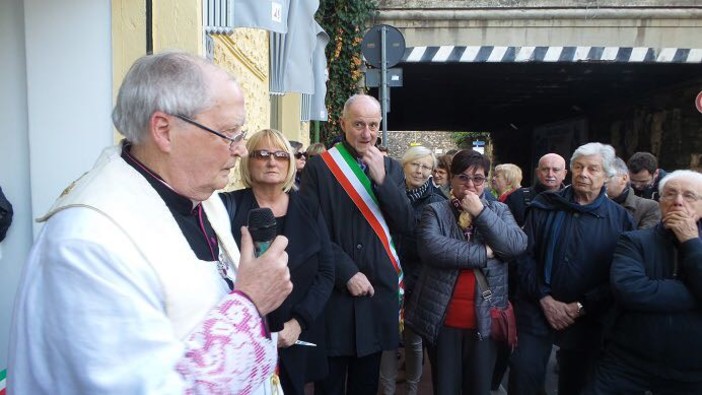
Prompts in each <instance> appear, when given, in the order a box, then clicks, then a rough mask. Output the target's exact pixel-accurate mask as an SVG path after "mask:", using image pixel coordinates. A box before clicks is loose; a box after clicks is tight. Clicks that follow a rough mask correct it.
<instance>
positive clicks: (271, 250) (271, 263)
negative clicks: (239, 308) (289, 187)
mask: <svg viewBox="0 0 702 395" xmlns="http://www.w3.org/2000/svg"><path fill="white" fill-rule="evenodd" d="M254 212H255V213H254ZM271 219H272V221H273V222H272V226H271V222H270V220H271ZM271 229H272V231H271ZM249 230H250V231H251V233H249ZM275 234H276V226H275V217H274V216H273V212H272V211H271V210H270V209H254V210H251V211H250V212H249V229H247V228H246V227H242V228H241V261H240V262H239V269H238V272H237V279H236V284H235V286H234V289H238V290H240V291H241V292H243V293H245V294H246V295H248V296H249V298H251V301H252V302H253V303H254V304H255V305H256V308H257V309H258V311H259V313H261V314H263V315H265V314H268V313H270V312H271V311H273V310H275V309H276V308H278V306H280V305H281V304H282V303H283V301H284V300H285V298H286V297H287V296H288V295H289V294H290V292H292V283H291V282H290V271H289V270H288V254H287V253H286V252H285V248H286V247H287V245H288V239H287V238H285V236H278V237H276V236H275Z"/></svg>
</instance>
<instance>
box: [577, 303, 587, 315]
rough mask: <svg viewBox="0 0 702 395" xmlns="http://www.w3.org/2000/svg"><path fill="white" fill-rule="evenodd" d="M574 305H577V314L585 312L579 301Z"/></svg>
mask: <svg viewBox="0 0 702 395" xmlns="http://www.w3.org/2000/svg"><path fill="white" fill-rule="evenodd" d="M575 305H576V306H578V315H579V316H580V315H583V314H585V307H583V304H582V303H580V302H575Z"/></svg>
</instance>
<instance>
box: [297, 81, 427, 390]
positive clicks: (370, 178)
mask: <svg viewBox="0 0 702 395" xmlns="http://www.w3.org/2000/svg"><path fill="white" fill-rule="evenodd" d="M380 121H381V115H380V104H379V103H378V101H377V100H376V99H375V98H373V97H371V96H367V95H354V96H352V97H351V98H349V100H347V102H346V104H345V105H344V111H343V114H342V117H341V119H340V124H341V128H342V129H343V131H344V134H345V136H344V141H342V142H341V143H339V144H337V145H336V146H334V147H333V148H332V149H330V150H329V151H327V152H325V153H323V154H321V155H318V156H315V157H314V158H312V159H311V160H310V161H309V162H308V163H307V165H306V167H305V171H304V173H303V176H302V187H301V191H302V194H303V196H304V197H305V199H306V200H307V203H308V204H310V205H319V207H320V208H321V211H322V213H323V216H324V218H325V220H326V223H327V229H329V232H330V238H331V241H332V249H333V250H334V261H335V264H336V276H335V278H336V279H335V282H336V284H335V287H334V290H333V291H332V294H331V297H330V299H329V303H328V305H327V316H326V325H327V328H326V329H327V342H326V343H327V355H328V357H329V358H328V361H329V375H328V376H327V378H326V379H325V380H322V381H320V382H317V383H316V384H315V393H317V394H320V393H321V394H344V393H348V394H359V395H360V394H363V395H366V394H374V393H376V391H377V389H378V377H379V368H380V357H381V353H382V351H385V350H394V349H396V348H397V345H398V341H399V311H400V299H401V293H402V292H401V290H402V288H401V283H402V281H401V280H402V270H401V266H400V264H399V259H398V258H397V253H396V251H395V249H394V243H393V241H392V239H393V234H399V233H409V232H410V231H411V228H412V226H413V225H414V215H413V211H412V207H411V206H410V202H409V199H408V198H407V196H406V194H405V184H404V173H403V171H402V167H401V166H400V164H399V163H397V162H396V161H394V160H393V159H391V158H389V157H386V156H383V154H382V153H381V152H380V151H379V150H378V148H376V147H375V142H376V139H377V136H378V130H379V128H380ZM300 231H304V229H301V230H300Z"/></svg>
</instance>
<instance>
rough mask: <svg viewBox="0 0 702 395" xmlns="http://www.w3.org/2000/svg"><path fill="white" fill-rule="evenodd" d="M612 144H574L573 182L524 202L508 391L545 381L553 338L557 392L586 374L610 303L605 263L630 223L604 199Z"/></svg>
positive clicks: (531, 389)
mask: <svg viewBox="0 0 702 395" xmlns="http://www.w3.org/2000/svg"><path fill="white" fill-rule="evenodd" d="M614 158H615V156H614V148H612V147H611V146H608V145H604V144H600V143H589V144H585V145H583V146H581V147H579V148H578V149H577V150H575V152H574V153H573V156H572V158H571V160H570V170H571V172H572V174H573V183H572V185H571V186H569V187H566V188H564V189H563V190H561V191H559V192H544V193H541V194H540V195H538V196H537V197H536V198H535V199H534V202H533V203H532V204H531V206H530V209H529V213H528V214H527V220H526V224H525V225H524V232H525V233H526V234H527V236H528V239H529V244H528V246H527V251H526V253H525V254H524V255H523V256H522V257H520V258H518V259H517V272H518V277H519V287H518V288H517V295H516V298H515V299H516V304H515V314H516V317H517V331H518V333H519V344H518V346H517V349H516V350H515V351H514V354H512V359H511V361H510V378H509V393H510V394H518V395H521V394H524V395H534V394H536V393H538V392H539V391H540V390H541V389H542V388H543V385H544V380H545V376H546V364H547V362H548V358H549V355H550V353H551V348H552V345H553V344H555V345H557V346H559V347H560V351H559V358H558V366H559V380H558V393H559V394H579V393H580V391H582V390H583V389H584V387H585V384H586V382H587V380H588V378H589V377H590V376H591V372H592V369H593V367H594V362H595V358H596V356H597V355H598V351H599V346H600V342H601V335H602V330H603V328H602V318H603V317H604V316H605V313H606V312H607V311H608V309H609V307H610V305H611V299H612V298H611V294H610V291H609V269H610V263H611V260H612V253H613V251H614V247H615V245H616V240H617V238H618V237H619V234H620V233H621V232H622V231H627V230H631V229H633V223H632V220H631V217H630V216H629V214H628V213H627V212H626V210H625V209H624V208H622V207H621V206H619V205H618V204H616V203H614V202H613V201H612V200H610V199H609V198H607V195H606V193H605V187H604V182H605V180H606V179H608V178H609V177H611V176H612V175H613V174H614V170H613V168H612V162H613V161H614Z"/></svg>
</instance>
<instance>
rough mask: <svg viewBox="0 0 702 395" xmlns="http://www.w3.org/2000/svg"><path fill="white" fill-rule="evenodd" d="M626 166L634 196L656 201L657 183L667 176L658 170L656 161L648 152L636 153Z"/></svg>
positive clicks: (661, 170) (663, 171)
mask: <svg viewBox="0 0 702 395" xmlns="http://www.w3.org/2000/svg"><path fill="white" fill-rule="evenodd" d="M626 165H627V166H628V167H629V180H630V181H631V186H632V187H634V193H636V196H640V197H642V198H644V199H653V200H655V201H658V183H659V182H660V181H661V180H662V179H663V177H665V176H666V174H667V173H666V172H665V170H663V169H659V168H658V159H657V158H656V157H655V156H654V155H653V154H652V153H650V152H636V153H634V155H631V158H629V161H628V162H627V163H626Z"/></svg>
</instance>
